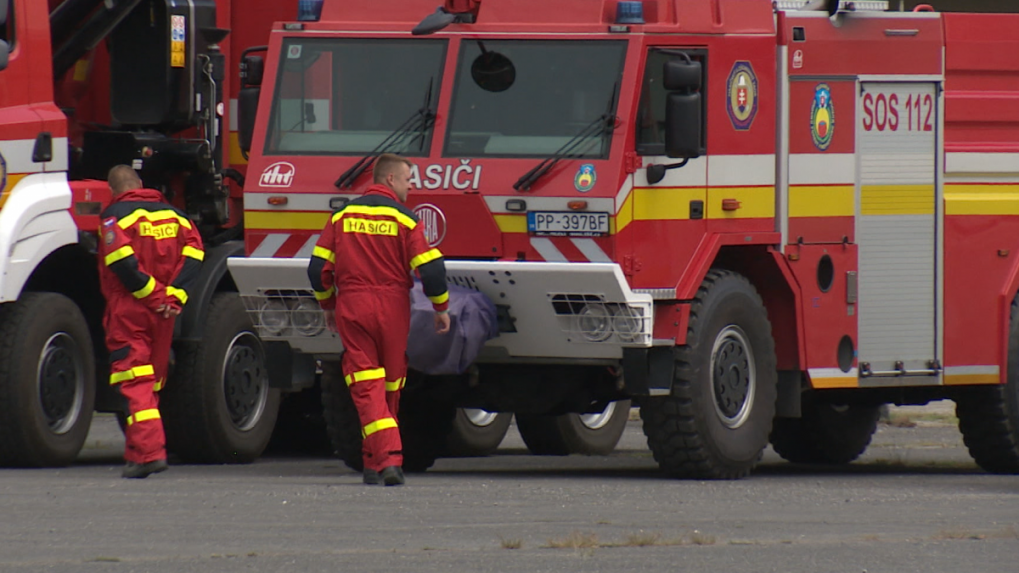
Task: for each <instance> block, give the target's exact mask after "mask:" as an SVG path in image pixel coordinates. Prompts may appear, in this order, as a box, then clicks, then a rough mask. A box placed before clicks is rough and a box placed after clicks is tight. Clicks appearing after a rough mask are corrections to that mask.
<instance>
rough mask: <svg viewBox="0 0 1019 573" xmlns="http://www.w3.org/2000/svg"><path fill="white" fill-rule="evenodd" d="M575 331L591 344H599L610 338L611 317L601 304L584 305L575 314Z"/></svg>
mask: <svg viewBox="0 0 1019 573" xmlns="http://www.w3.org/2000/svg"><path fill="white" fill-rule="evenodd" d="M577 330H579V331H580V333H581V334H582V335H583V336H584V338H586V339H587V340H589V341H591V342H601V341H603V340H606V339H607V338H608V337H610V336H612V317H611V316H610V315H609V309H608V308H606V307H605V305H604V304H601V303H588V304H585V305H584V306H583V307H582V308H581V309H580V312H578V313H577Z"/></svg>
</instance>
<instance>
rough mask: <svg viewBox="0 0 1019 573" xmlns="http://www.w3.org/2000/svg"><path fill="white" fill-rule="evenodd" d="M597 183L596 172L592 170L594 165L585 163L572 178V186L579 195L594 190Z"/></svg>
mask: <svg viewBox="0 0 1019 573" xmlns="http://www.w3.org/2000/svg"><path fill="white" fill-rule="evenodd" d="M597 181H598V172H597V171H595V170H594V165H592V164H590V163H585V164H583V165H581V166H580V169H577V175H576V176H575V177H574V178H573V186H574V187H575V188H576V189H577V191H580V192H581V193H587V192H588V191H590V190H591V189H593V188H594V184H595V183H596V182H597Z"/></svg>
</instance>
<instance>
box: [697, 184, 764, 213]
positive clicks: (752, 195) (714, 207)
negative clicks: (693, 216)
mask: <svg viewBox="0 0 1019 573" xmlns="http://www.w3.org/2000/svg"><path fill="white" fill-rule="evenodd" d="M726 199H735V200H736V201H738V202H739V208H737V209H734V210H732V211H725V210H723V209H722V202H723V201H725V200H726ZM685 207H686V209H687V216H686V217H684V218H686V219H689V218H690V216H689V215H690V204H689V202H687V204H686V205H685ZM706 207H707V213H706V214H707V218H708V219H762V218H771V219H773V218H775V187H774V186H773V185H768V186H762V187H710V188H708V202H707V204H706Z"/></svg>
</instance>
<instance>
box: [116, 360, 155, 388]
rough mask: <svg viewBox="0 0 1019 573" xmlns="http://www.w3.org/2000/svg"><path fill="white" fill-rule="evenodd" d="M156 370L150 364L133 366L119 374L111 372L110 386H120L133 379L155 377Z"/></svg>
mask: <svg viewBox="0 0 1019 573" xmlns="http://www.w3.org/2000/svg"><path fill="white" fill-rule="evenodd" d="M155 375H156V369H155V368H153V367H152V365H151V364H142V365H141V366H135V367H134V368H132V369H130V370H123V371H120V372H113V373H112V374H110V384H111V385H112V384H120V383H121V382H125V381H127V380H134V379H135V378H141V377H142V376H155Z"/></svg>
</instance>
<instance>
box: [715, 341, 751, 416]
mask: <svg viewBox="0 0 1019 573" xmlns="http://www.w3.org/2000/svg"><path fill="white" fill-rule="evenodd" d="M711 382H712V389H713V391H714V398H715V412H716V413H717V414H718V416H719V418H720V419H721V421H722V423H723V424H725V425H726V426H727V427H729V428H738V427H740V426H742V425H743V423H744V422H746V420H747V418H748V417H749V416H750V412H751V410H752V409H753V403H754V391H755V389H756V386H757V371H756V369H755V367H754V355H753V349H752V348H751V346H750V342H749V341H748V340H747V336H746V333H745V332H743V329H741V328H740V327H738V326H736V325H729V326H727V327H725V328H723V329H722V331H721V332H719V333H718V337H717V338H715V344H714V347H713V349H712V351H711Z"/></svg>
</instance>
